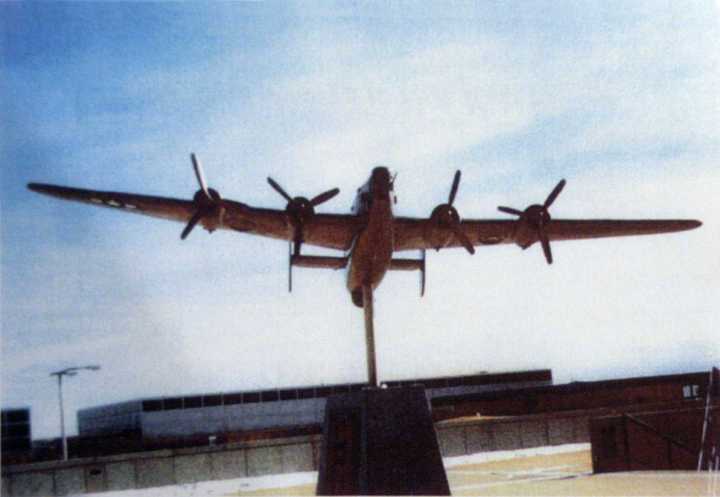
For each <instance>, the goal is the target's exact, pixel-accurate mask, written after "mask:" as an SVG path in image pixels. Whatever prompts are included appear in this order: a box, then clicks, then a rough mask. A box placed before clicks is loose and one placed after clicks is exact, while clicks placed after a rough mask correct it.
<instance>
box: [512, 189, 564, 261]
mask: <svg viewBox="0 0 720 497" xmlns="http://www.w3.org/2000/svg"><path fill="white" fill-rule="evenodd" d="M563 188H565V180H564V179H562V180H560V182H559V183H558V184H557V185H555V188H553V190H552V191H551V192H550V195H548V197H547V198H546V199H545V202H543V204H542V205H540V204H533V205H531V206H530V207H528V208H527V209H525V210H524V211H520V210H518V209H513V208H512V207H503V206H500V207H498V210H499V211H500V212H505V213H506V214H512V215H515V216H518V217H520V219H521V220H524V221H526V222H527V223H528V224H529V225H530V226H532V227H533V228H535V229H536V230H537V235H538V239H539V240H540V245H542V249H543V253H544V254H545V260H546V261H547V263H548V264H552V262H553V258H552V250H550V239H549V238H548V236H547V233H546V232H545V225H547V224H548V222H550V219H552V218H551V217H550V211H549V208H550V206H551V205H552V204H553V202H555V199H557V197H558V195H560V192H561V191H562V189H563Z"/></svg>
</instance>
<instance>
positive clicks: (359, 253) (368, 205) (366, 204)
mask: <svg viewBox="0 0 720 497" xmlns="http://www.w3.org/2000/svg"><path fill="white" fill-rule="evenodd" d="M391 192H392V181H391V179H390V172H389V171H388V169H387V168H385V167H376V168H375V169H373V172H372V174H371V176H370V180H369V181H368V182H367V183H366V184H365V185H363V186H362V187H361V188H360V189H359V190H358V195H357V198H356V200H355V204H354V206H353V213H355V214H359V215H364V216H366V217H367V224H366V226H365V228H364V229H363V231H361V232H360V234H358V236H357V238H356V239H355V242H354V244H353V247H352V249H351V253H350V269H349V271H348V279H347V287H348V290H349V291H350V293H351V294H352V299H353V303H355V305H357V306H360V307H362V305H363V286H369V287H371V288H372V289H375V288H376V287H377V286H378V285H379V284H380V282H381V281H382V279H383V277H384V276H385V273H386V272H387V271H388V269H389V268H390V261H391V260H392V254H393V249H394V227H393V212H392V200H391V197H392V194H391Z"/></svg>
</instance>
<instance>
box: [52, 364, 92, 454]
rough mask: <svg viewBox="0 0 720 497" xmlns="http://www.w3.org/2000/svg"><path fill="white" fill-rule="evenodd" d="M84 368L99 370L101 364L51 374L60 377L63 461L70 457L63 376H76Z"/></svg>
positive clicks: (59, 393) (59, 394) (59, 392)
mask: <svg viewBox="0 0 720 497" xmlns="http://www.w3.org/2000/svg"><path fill="white" fill-rule="evenodd" d="M83 369H87V370H89V371H98V370H99V369H100V366H97V365H92V366H75V367H72V368H65V369H62V370H60V371H55V372H54V373H50V376H57V379H58V396H59V398H60V435H61V437H62V449H63V461H67V459H68V445H67V437H66V436H65V409H64V407H63V393H62V379H63V376H75V375H76V374H77V372H78V371H82V370H83Z"/></svg>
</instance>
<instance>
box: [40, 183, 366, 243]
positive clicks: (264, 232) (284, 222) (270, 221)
mask: <svg viewBox="0 0 720 497" xmlns="http://www.w3.org/2000/svg"><path fill="white" fill-rule="evenodd" d="M28 188H29V189H30V190H32V191H34V192H38V193H42V194H45V195H50V196H53V197H57V198H61V199H63V200H71V201H75V202H83V203H86V204H91V205H97V206H100V207H109V208H113V209H120V210H123V211H125V212H131V213H135V214H142V215H145V216H151V217H157V218H162V219H169V220H172V221H178V222H181V223H185V224H187V223H189V222H190V220H191V219H192V218H193V216H195V215H196V213H197V211H198V205H197V204H196V203H195V202H194V201H191V200H181V199H176V198H167V197H155V196H150V195H138V194H134V193H120V192H106V191H97V190H85V189H81V188H70V187H65V186H57V185H47V184H40V183H29V184H28ZM219 202H220V203H219V205H220V207H221V208H222V209H223V214H222V222H221V223H218V224H216V225H215V226H213V228H217V229H230V230H234V231H240V232H245V233H250V234H255V235H259V236H266V237H270V238H276V239H280V240H292V239H293V228H292V225H291V223H290V220H289V218H288V215H287V213H286V212H285V211H284V210H277V209H260V208H254V207H250V206H248V205H246V204H243V203H240V202H235V201H232V200H225V199H222V200H220V201H219ZM199 222H200V223H201V224H204V223H205V222H206V221H205V220H202V219H201V220H199ZM364 223H365V221H364V219H363V218H361V217H359V216H354V215H339V214H315V215H314V216H312V217H311V218H310V219H308V220H306V221H305V224H304V227H303V240H304V241H303V243H305V244H309V245H314V246H318V247H325V248H332V249H338V250H348V249H349V248H350V247H351V245H352V242H353V239H354V238H355V236H356V234H357V233H358V232H359V231H360V230H362V228H363V226H364Z"/></svg>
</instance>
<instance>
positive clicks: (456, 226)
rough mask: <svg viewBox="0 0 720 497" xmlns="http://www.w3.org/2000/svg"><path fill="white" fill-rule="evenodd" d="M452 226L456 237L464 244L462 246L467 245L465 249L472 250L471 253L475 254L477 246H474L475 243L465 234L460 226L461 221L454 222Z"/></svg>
mask: <svg viewBox="0 0 720 497" xmlns="http://www.w3.org/2000/svg"><path fill="white" fill-rule="evenodd" d="M451 228H452V230H453V233H455V238H457V239H458V241H459V242H460V243H461V244H462V246H463V247H465V250H467V251H468V252H470V255H473V254H475V247H473V244H472V243H471V242H470V240H469V239H468V237H467V236H466V235H465V233H464V232H463V230H462V228H460V223H453V225H452V226H451Z"/></svg>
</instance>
